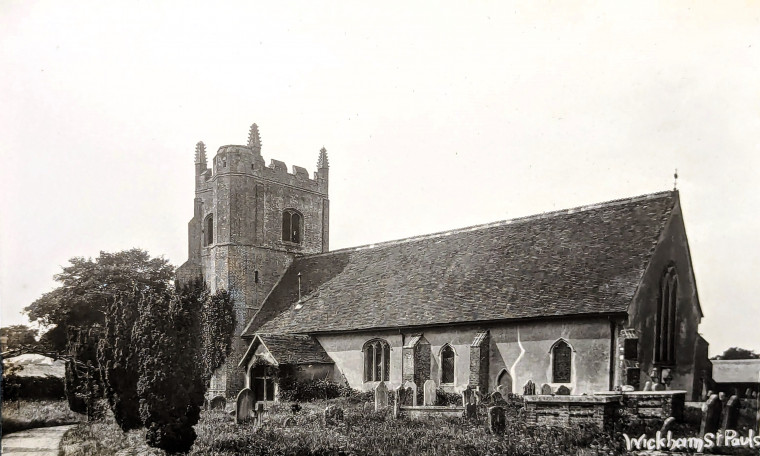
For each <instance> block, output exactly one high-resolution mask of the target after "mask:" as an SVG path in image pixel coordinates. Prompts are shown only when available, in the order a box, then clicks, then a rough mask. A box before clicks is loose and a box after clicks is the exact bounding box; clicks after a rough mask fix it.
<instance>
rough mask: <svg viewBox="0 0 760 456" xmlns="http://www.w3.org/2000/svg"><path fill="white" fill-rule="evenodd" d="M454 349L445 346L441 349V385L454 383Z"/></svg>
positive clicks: (447, 345)
mask: <svg viewBox="0 0 760 456" xmlns="http://www.w3.org/2000/svg"><path fill="white" fill-rule="evenodd" d="M454 358H455V354H454V349H453V348H451V345H449V344H446V345H444V346H443V348H442V349H441V383H442V384H452V383H454Z"/></svg>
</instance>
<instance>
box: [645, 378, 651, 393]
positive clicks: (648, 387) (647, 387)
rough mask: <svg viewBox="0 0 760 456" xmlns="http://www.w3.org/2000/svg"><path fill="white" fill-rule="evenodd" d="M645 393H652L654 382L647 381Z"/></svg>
mask: <svg viewBox="0 0 760 456" xmlns="http://www.w3.org/2000/svg"><path fill="white" fill-rule="evenodd" d="M644 391H652V381H651V380H647V382H646V383H644Z"/></svg>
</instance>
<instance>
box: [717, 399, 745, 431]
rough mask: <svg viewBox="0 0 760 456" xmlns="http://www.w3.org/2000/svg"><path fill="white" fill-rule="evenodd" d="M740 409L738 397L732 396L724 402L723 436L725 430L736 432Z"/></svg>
mask: <svg viewBox="0 0 760 456" xmlns="http://www.w3.org/2000/svg"><path fill="white" fill-rule="evenodd" d="M740 408H741V402H740V401H739V396H737V395H735V394H734V395H733V396H731V397H730V398H729V399H728V402H726V410H725V412H724V413H723V423H722V426H721V427H722V428H723V433H724V434H725V432H726V430H727V429H733V430H736V428H737V426H736V425H737V423H738V421H739V409H740Z"/></svg>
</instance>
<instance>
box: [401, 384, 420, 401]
mask: <svg viewBox="0 0 760 456" xmlns="http://www.w3.org/2000/svg"><path fill="white" fill-rule="evenodd" d="M403 387H404V389H406V390H407V394H406V399H407V401H409V402H404V403H403V404H401V405H411V406H414V407H416V406H417V384H416V383H414V382H413V381H411V380H407V381H406V382H405V383H404V385H403Z"/></svg>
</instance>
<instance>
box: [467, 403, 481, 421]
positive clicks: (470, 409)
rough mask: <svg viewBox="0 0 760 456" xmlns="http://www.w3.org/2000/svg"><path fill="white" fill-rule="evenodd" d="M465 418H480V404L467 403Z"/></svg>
mask: <svg viewBox="0 0 760 456" xmlns="http://www.w3.org/2000/svg"><path fill="white" fill-rule="evenodd" d="M464 418H465V419H466V420H477V419H478V406H477V404H465V406H464Z"/></svg>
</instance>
